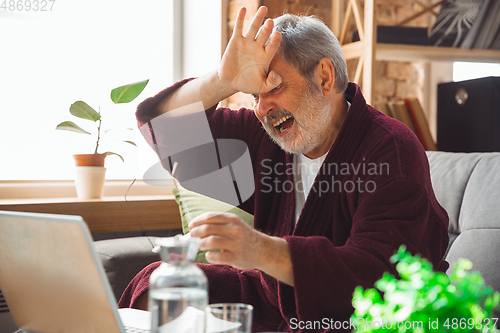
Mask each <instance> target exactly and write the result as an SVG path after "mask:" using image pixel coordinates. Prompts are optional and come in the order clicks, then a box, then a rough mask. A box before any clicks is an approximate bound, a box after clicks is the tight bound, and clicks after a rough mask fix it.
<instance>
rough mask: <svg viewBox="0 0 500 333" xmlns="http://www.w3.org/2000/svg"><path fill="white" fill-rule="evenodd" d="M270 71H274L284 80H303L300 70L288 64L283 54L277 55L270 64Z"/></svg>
mask: <svg viewBox="0 0 500 333" xmlns="http://www.w3.org/2000/svg"><path fill="white" fill-rule="evenodd" d="M269 71H274V72H276V73H278V74H279V75H280V76H281V78H282V79H283V80H287V81H288V80H290V81H295V80H297V79H303V77H302V75H301V74H300V72H299V70H298V69H297V68H296V67H295V66H292V65H290V64H288V63H287V62H286V61H285V59H284V58H283V56H282V55H281V54H276V55H275V56H274V58H273V60H272V61H271V63H270V64H269Z"/></svg>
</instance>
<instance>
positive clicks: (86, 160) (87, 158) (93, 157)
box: [73, 154, 106, 166]
mask: <svg viewBox="0 0 500 333" xmlns="http://www.w3.org/2000/svg"><path fill="white" fill-rule="evenodd" d="M73 158H74V159H75V164H76V166H104V159H105V158H106V154H80V155H73Z"/></svg>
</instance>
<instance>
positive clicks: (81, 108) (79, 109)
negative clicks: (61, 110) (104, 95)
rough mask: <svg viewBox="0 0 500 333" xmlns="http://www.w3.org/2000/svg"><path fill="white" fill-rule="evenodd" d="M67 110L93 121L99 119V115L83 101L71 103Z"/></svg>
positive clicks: (76, 115)
mask: <svg viewBox="0 0 500 333" xmlns="http://www.w3.org/2000/svg"><path fill="white" fill-rule="evenodd" d="M69 112H70V113H71V114H72V115H73V116H75V117H78V118H82V119H87V120H92V121H93V122H96V121H98V120H99V119H101V115H100V114H99V113H98V112H97V111H96V110H94V109H93V108H92V107H91V106H90V105H88V104H87V103H85V102H83V101H77V102H75V103H73V104H71V106H70V108H69Z"/></svg>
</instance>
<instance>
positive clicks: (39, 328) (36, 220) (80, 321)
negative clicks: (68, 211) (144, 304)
mask: <svg viewBox="0 0 500 333" xmlns="http://www.w3.org/2000/svg"><path fill="white" fill-rule="evenodd" d="M0 288H1V289H2V292H3V294H4V296H5V299H6V300H7V304H8V306H9V308H10V311H11V313H12V317H13V318H14V321H15V322H16V324H17V326H18V327H19V328H20V329H21V330H20V331H21V332H23V331H24V332H26V331H27V332H43V333H45V332H65V333H70V332H81V333H86V332H96V333H97V332H103V333H104V332H106V333H113V332H120V333H124V332H149V331H150V327H151V316H150V313H149V312H147V311H141V310H135V309H118V307H117V302H116V299H115V297H114V295H113V293H112V291H111V286H110V285H109V282H108V280H107V278H106V275H105V272H104V268H103V266H102V263H101V261H100V259H99V257H98V256H97V254H96V252H95V250H94V245H93V240H92V237H91V235H90V232H89V230H88V227H87V225H86V224H85V222H84V221H83V219H82V218H81V217H80V216H67V215H52V214H37V213H19V212H6V211H0Z"/></svg>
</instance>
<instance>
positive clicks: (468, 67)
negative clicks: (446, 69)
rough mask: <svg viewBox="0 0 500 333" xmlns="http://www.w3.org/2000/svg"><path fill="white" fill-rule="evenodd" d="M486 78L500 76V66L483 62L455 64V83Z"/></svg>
mask: <svg viewBox="0 0 500 333" xmlns="http://www.w3.org/2000/svg"><path fill="white" fill-rule="evenodd" d="M486 76H500V64H492V63H481V62H454V63H453V81H455V82H456V81H463V80H470V79H477V78H481V77H486Z"/></svg>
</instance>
